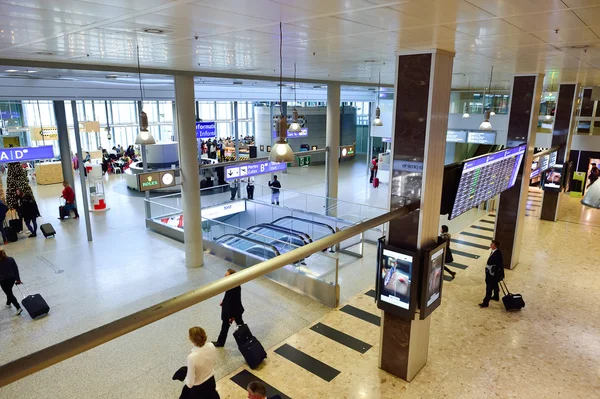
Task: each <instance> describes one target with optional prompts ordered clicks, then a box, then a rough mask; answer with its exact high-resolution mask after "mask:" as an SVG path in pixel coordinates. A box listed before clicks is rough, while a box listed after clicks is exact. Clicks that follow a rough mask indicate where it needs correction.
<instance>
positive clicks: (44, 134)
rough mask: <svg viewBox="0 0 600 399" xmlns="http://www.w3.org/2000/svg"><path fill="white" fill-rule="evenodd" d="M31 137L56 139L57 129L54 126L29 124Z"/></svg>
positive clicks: (42, 139) (34, 138)
mask: <svg viewBox="0 0 600 399" xmlns="http://www.w3.org/2000/svg"><path fill="white" fill-rule="evenodd" d="M29 131H30V132H31V139H32V140H34V141H46V140H58V129H56V126H43V127H37V126H30V127H29Z"/></svg>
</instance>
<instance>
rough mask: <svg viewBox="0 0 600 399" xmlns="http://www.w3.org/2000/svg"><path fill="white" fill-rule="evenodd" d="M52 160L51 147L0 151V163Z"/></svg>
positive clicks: (3, 149) (52, 152) (52, 151)
mask: <svg viewBox="0 0 600 399" xmlns="http://www.w3.org/2000/svg"><path fill="white" fill-rule="evenodd" d="M52 158H54V150H53V149H52V146H51V145H44V146H40V147H26V148H2V149H0V162H20V161H35V160H37V159H52Z"/></svg>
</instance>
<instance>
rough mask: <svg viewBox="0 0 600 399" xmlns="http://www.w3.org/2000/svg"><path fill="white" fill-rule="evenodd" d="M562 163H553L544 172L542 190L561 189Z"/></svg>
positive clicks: (557, 190) (558, 190)
mask: <svg viewBox="0 0 600 399" xmlns="http://www.w3.org/2000/svg"><path fill="white" fill-rule="evenodd" d="M562 176H563V165H554V166H553V167H551V168H550V169H548V170H547V171H545V172H544V175H543V178H542V188H543V189H544V191H556V192H560V191H562V182H563V178H562Z"/></svg>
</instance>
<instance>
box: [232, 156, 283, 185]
mask: <svg viewBox="0 0 600 399" xmlns="http://www.w3.org/2000/svg"><path fill="white" fill-rule="evenodd" d="M286 168H287V164H286V163H285V162H277V163H276V162H271V161H265V162H256V163H250V164H245V165H236V166H227V167H226V168H225V180H234V179H245V178H247V177H250V176H257V175H263V174H265V173H273V172H279V171H282V170H286Z"/></svg>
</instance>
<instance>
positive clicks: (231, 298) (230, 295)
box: [213, 269, 244, 348]
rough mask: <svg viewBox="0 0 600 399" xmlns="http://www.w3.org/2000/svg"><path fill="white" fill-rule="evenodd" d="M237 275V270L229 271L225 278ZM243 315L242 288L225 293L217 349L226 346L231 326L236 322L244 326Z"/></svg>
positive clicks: (214, 343)
mask: <svg viewBox="0 0 600 399" xmlns="http://www.w3.org/2000/svg"><path fill="white" fill-rule="evenodd" d="M234 273H235V270H233V269H228V270H227V273H225V277H227V276H231V275H232V274H234ZM242 314H244V306H242V287H241V286H239V285H238V286H237V287H235V288H232V289H230V290H228V291H227V292H225V296H224V297H223V300H222V301H221V321H222V322H223V324H222V325H221V333H220V334H219V338H217V340H216V341H213V345H214V346H216V347H217V348H221V347H223V346H225V341H226V340H227V333H228V332H229V326H231V323H233V321H234V320H235V324H237V325H238V326H241V325H242V324H244V320H242Z"/></svg>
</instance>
